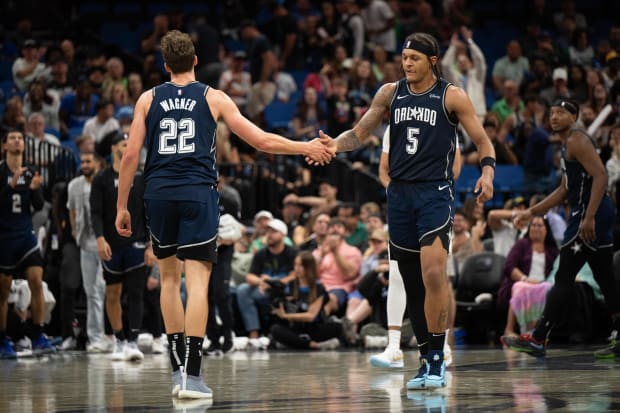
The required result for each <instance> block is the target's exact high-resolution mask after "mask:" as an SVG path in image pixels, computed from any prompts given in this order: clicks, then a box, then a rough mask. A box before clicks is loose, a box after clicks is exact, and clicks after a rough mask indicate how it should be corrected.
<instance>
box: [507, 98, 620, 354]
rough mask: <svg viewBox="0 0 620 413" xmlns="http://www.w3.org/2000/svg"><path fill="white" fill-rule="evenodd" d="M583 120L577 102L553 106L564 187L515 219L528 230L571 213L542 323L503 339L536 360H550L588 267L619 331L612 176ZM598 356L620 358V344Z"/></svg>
mask: <svg viewBox="0 0 620 413" xmlns="http://www.w3.org/2000/svg"><path fill="white" fill-rule="evenodd" d="M578 115H579V106H578V104H577V103H576V102H575V101H573V100H569V99H560V100H557V101H555V102H554V103H553V105H552V106H551V118H550V120H551V128H552V130H553V132H555V133H557V134H558V136H560V138H561V139H562V171H563V176H562V181H561V182H560V185H559V186H558V187H557V188H556V190H555V191H553V192H552V193H551V194H550V195H549V196H548V197H546V198H545V199H543V200H542V201H540V202H539V203H537V204H536V205H534V206H533V207H531V208H529V209H526V210H524V211H520V212H517V215H516V216H515V225H519V224H523V225H525V224H526V223H527V222H528V221H529V220H530V219H531V218H532V217H533V216H540V215H543V214H544V213H545V212H547V211H548V210H549V209H550V208H551V207H553V206H555V205H559V204H561V203H562V202H564V200H567V201H568V205H569V206H570V209H571V212H570V215H569V217H568V224H567V227H566V232H565V233H564V240H563V242H562V247H561V248H560V265H559V267H558V272H557V275H556V277H555V285H554V286H553V288H552V289H551V290H550V291H549V294H548V295H547V302H546V304H545V310H544V312H543V315H542V317H541V318H540V320H538V323H537V324H536V328H535V329H534V331H533V332H532V334H521V335H520V336H518V337H516V336H513V337H510V336H503V337H502V339H501V340H502V342H503V343H504V344H505V345H507V346H509V347H510V348H511V349H513V350H516V351H521V352H525V353H528V354H531V355H533V356H535V357H542V356H544V355H545V341H546V338H547V335H548V334H549V331H550V330H551V328H552V327H553V324H554V323H556V322H557V321H558V320H559V318H561V317H562V313H563V311H564V310H565V308H566V303H567V302H568V300H570V297H571V296H572V292H573V286H574V284H575V277H576V276H577V273H578V272H579V270H580V269H581V267H583V264H584V263H586V262H587V263H588V264H589V265H590V268H592V274H593V275H594V279H595V280H596V282H597V283H598V285H599V286H600V287H601V292H602V293H603V296H604V297H605V302H606V303H607V306H608V307H609V310H610V312H611V314H612V319H613V325H614V328H615V329H616V330H620V294H619V291H618V286H617V285H616V282H615V280H614V269H613V240H614V238H613V225H611V223H613V222H615V211H614V206H613V203H612V201H611V198H610V197H609V196H608V195H607V194H606V193H605V191H606V188H607V172H606V171H605V167H604V166H603V162H602V161H601V158H600V157H599V156H598V154H597V152H596V147H595V145H594V141H593V139H592V138H591V137H590V136H588V135H587V134H586V132H585V131H583V130H582V129H579V128H578V127H577V125H576V124H575V122H576V121H577V117H578ZM594 355H595V356H596V357H597V358H614V357H617V356H620V344H619V343H618V342H616V341H614V342H613V343H612V345H611V346H610V347H609V348H606V349H603V350H599V351H597V352H595V353H594Z"/></svg>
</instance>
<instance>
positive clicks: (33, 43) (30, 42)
mask: <svg viewBox="0 0 620 413" xmlns="http://www.w3.org/2000/svg"><path fill="white" fill-rule="evenodd" d="M27 47H37V41H36V40H34V39H27V40H24V43H23V44H22V48H24V49H25V48H27Z"/></svg>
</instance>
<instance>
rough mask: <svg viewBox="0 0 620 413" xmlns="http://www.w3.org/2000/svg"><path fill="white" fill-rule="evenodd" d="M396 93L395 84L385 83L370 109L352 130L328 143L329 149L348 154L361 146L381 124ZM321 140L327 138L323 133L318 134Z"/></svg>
mask: <svg viewBox="0 0 620 413" xmlns="http://www.w3.org/2000/svg"><path fill="white" fill-rule="evenodd" d="M394 92H396V83H387V84H385V85H383V86H381V88H380V89H379V91H377V94H376V95H375V97H374V98H373V99H372V103H371V104H370V108H368V110H367V111H366V113H364V116H362V118H361V119H360V121H359V122H358V123H357V125H355V127H354V128H353V129H349V130H347V131H345V132H342V133H341V134H340V135H339V136H338V137H337V138H336V139H334V140H333V141H332V142H330V143H329V145H328V146H330V149H335V151H336V152H349V151H352V150H354V149H357V148H359V147H360V146H362V142H365V141H366V139H367V138H368V136H369V135H370V134H371V133H372V132H373V131H374V130H375V128H376V127H377V126H379V124H380V123H381V119H383V115H385V112H386V111H388V110H389V109H390V103H391V102H392V97H393V96H394ZM320 137H321V138H322V139H324V138H329V137H328V136H327V135H325V134H324V133H323V132H320Z"/></svg>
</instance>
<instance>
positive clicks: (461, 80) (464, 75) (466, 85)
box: [441, 26, 487, 120]
mask: <svg viewBox="0 0 620 413" xmlns="http://www.w3.org/2000/svg"><path fill="white" fill-rule="evenodd" d="M461 36H463V39H464V40H465V42H466V43H467V48H468V50H469V53H470V54H471V59H470V58H469V56H468V54H467V51H463V52H461V53H458V48H459V46H460V43H461V42H460V41H459V40H458V34H457V33H456V32H455V33H454V34H453V35H452V38H451V41H450V47H449V48H448V50H447V51H446V54H445V55H444V57H443V59H442V60H441V62H442V66H443V72H444V73H445V76H446V79H448V80H449V81H450V82H452V84H454V85H455V86H458V87H460V88H463V90H465V92H466V93H467V95H469V98H470V99H471V103H472V104H473V105H474V110H475V111H476V115H478V117H479V118H480V119H481V120H482V119H483V118H484V115H485V114H486V113H487V105H486V100H485V96H484V82H485V80H486V75H487V64H486V62H485V60H484V54H483V53H482V50H480V48H479V47H478V45H477V44H476V43H475V42H474V40H473V33H472V31H471V30H469V29H468V28H467V27H465V26H463V27H461Z"/></svg>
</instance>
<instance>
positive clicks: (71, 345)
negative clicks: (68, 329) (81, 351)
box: [58, 336, 77, 351]
mask: <svg viewBox="0 0 620 413" xmlns="http://www.w3.org/2000/svg"><path fill="white" fill-rule="evenodd" d="M76 347H77V340H76V339H75V338H73V337H72V336H69V337H67V338H65V339H64V340H63V341H62V344H60V347H59V348H58V349H59V350H60V351H68V350H75V349H76Z"/></svg>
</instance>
